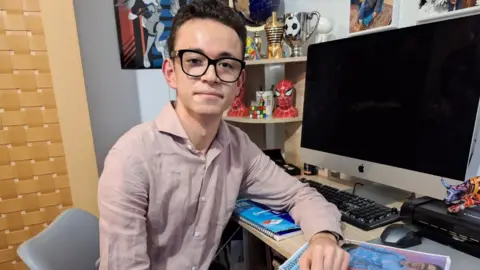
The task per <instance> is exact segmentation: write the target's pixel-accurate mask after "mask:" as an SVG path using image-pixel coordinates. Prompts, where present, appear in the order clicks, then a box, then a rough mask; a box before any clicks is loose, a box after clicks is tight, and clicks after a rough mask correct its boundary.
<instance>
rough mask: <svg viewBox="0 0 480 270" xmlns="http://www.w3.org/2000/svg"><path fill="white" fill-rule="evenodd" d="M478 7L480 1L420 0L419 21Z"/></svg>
mask: <svg viewBox="0 0 480 270" xmlns="http://www.w3.org/2000/svg"><path fill="white" fill-rule="evenodd" d="M479 6H480V0H420V3H419V5H418V17H419V19H426V18H428V17H432V16H436V15H441V14H445V13H448V12H454V11H457V10H461V9H466V8H474V7H479Z"/></svg>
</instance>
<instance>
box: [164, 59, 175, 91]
mask: <svg viewBox="0 0 480 270" xmlns="http://www.w3.org/2000/svg"><path fill="white" fill-rule="evenodd" d="M173 61H174V60H173V59H170V58H167V59H165V60H163V64H162V72H163V76H165V80H166V81H167V84H168V86H170V88H173V89H175V90H176V89H177V78H176V76H175V66H174V63H173Z"/></svg>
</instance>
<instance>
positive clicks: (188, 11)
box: [167, 0, 247, 58]
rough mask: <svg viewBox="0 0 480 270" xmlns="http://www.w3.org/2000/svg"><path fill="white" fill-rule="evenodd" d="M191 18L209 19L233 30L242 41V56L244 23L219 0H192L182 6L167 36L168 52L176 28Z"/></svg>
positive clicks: (244, 38)
mask: <svg viewBox="0 0 480 270" xmlns="http://www.w3.org/2000/svg"><path fill="white" fill-rule="evenodd" d="M193 19H211V20H214V21H217V22H220V23H222V24H223V25H225V26H228V27H230V28H232V29H233V30H235V32H236V33H237V35H238V37H239V38H240V41H241V43H242V58H243V54H244V50H245V43H246V39H247V30H246V28H245V23H244V21H243V19H242V17H240V15H239V14H237V12H235V11H234V10H233V9H232V8H231V7H229V6H228V5H227V4H226V3H225V2H224V1H221V0H193V1H192V2H190V3H189V4H187V5H184V6H182V7H181V8H180V9H179V10H178V12H177V14H176V15H175V17H174V18H173V23H172V30H171V32H170V36H169V37H168V41H167V44H168V52H169V54H170V55H172V53H173V51H174V48H175V39H176V36H177V32H178V29H180V27H181V26H182V25H183V24H184V23H186V22H188V21H190V20H193Z"/></svg>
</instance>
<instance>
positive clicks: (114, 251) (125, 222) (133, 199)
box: [98, 149, 150, 270]
mask: <svg viewBox="0 0 480 270" xmlns="http://www.w3.org/2000/svg"><path fill="white" fill-rule="evenodd" d="M135 159H136V158H134V157H132V156H130V155H127V154H124V153H122V152H120V151H119V150H115V149H113V150H112V151H110V153H109V155H108V157H107V159H106V161H105V167H104V170H103V173H102V175H101V177H100V181H99V185H98V206H99V212H100V269H108V270H122V269H125V270H127V269H128V270H140V269H149V267H150V261H149V258H148V254H147V232H146V211H147V206H148V205H147V201H148V179H147V178H146V176H145V175H146V173H145V169H144V163H143V162H142V161H140V160H135Z"/></svg>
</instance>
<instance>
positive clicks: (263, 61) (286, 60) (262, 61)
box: [245, 56, 307, 66]
mask: <svg viewBox="0 0 480 270" xmlns="http://www.w3.org/2000/svg"><path fill="white" fill-rule="evenodd" d="M306 61H307V57H306V56H300V57H286V58H282V59H275V60H272V59H260V60H246V61H245V62H246V63H247V66H253V65H275V64H285V63H297V62H306Z"/></svg>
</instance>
